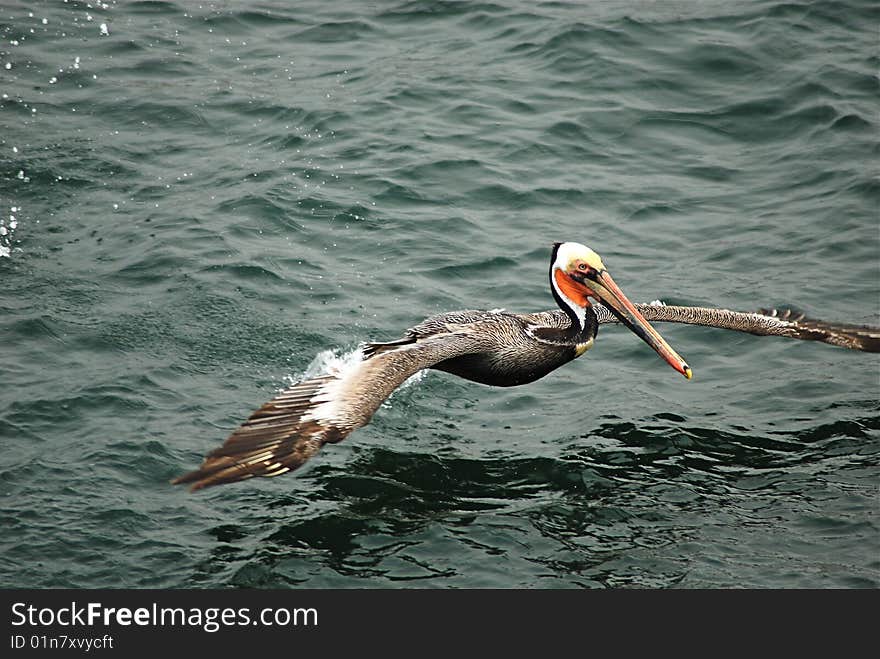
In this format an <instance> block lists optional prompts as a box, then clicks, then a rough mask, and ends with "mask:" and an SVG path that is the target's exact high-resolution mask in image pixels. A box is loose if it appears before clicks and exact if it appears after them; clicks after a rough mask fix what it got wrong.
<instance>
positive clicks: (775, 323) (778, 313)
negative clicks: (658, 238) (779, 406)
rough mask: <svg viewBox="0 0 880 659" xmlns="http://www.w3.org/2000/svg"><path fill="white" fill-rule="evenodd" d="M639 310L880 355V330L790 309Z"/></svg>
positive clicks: (662, 318)
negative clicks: (826, 319) (828, 319)
mask: <svg viewBox="0 0 880 659" xmlns="http://www.w3.org/2000/svg"><path fill="white" fill-rule="evenodd" d="M636 308H637V309H638V310H639V311H640V312H641V313H642V315H644V316H645V318H646V319H647V320H648V321H649V322H655V323H656V322H670V323H685V324H688V325H705V326H707V327H718V328H721V329H730V330H737V331H740V332H748V333H749V334H757V335H760V336H786V337H788V338H791V339H802V340H806V341H822V342H824V343H830V344H832V345H836V346H840V347H842V348H849V349H851V350H864V351H865V352H880V328H878V327H870V326H867V325H849V324H845V323H827V322H824V321H821V320H812V319H810V318H806V317H805V316H804V315H803V314H799V313H795V312H794V311H791V310H790V309H784V310H776V309H761V310H760V311H758V312H756V313H742V312H739V311H729V310H728V309H712V308H707V307H681V306H672V305H665V304H637V305H636ZM594 310H595V312H596V316H597V318H598V319H599V322H600V323H616V322H618V320H617V318H616V317H615V316H614V315H613V314H612V313H611V312H610V311H609V310H608V309H607V308H606V307H604V306H602V305H595V306H594Z"/></svg>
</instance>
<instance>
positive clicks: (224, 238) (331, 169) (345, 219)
mask: <svg viewBox="0 0 880 659" xmlns="http://www.w3.org/2000/svg"><path fill="white" fill-rule="evenodd" d="M44 19H45V20H44ZM101 24H105V25H106V32H107V34H106V35H103V36H102V34H101V32H102V29H101ZM878 28H880V12H878V9H877V6H876V4H875V3H872V2H869V1H867V0H866V1H864V2H860V1H855V0H853V1H848V2H808V3H783V2H775V1H767V2H740V3H737V2H717V3H713V2H700V3H696V2H672V1H659V2H601V3H564V2H518V3H506V2H504V3H503V2H498V3H495V2H484V3H463V2H449V1H445V2H427V1H425V2H402V1H401V0H389V1H387V2H375V3H336V2H334V3H324V2H308V3H306V2H297V3H283V2H240V3H238V2H203V3H190V2H182V1H181V2H110V3H108V4H106V5H95V4H94V3H93V4H92V6H91V7H90V6H89V5H87V4H86V3H84V2H74V1H72V0H71V1H70V2H60V1H53V2H24V1H21V2H11V3H10V2H9V1H8V0H7V1H6V2H4V3H2V8H0V93H2V98H0V211H2V213H0V226H2V227H3V229H2V230H0V233H2V234H3V235H2V236H0V254H2V256H0V281H2V293H0V310H2V311H0V337H2V353H0V354H2V364H0V441H2V449H3V450H2V452H0V493H2V513H0V519H2V522H0V528H2V535H0V584H2V585H3V586H6V587H9V586H24V587H60V586H67V587H122V586H128V587H147V586H157V587H160V586H161V587H207V586H213V587H217V586H258V587H263V586H309V587H359V588H360V587H388V586H391V587H396V586H420V587H468V586H470V587H487V586H492V587H522V586H526V587H577V586H584V587H602V586H610V587H620V586H645V587H669V586H680V587H706V586H709V587H738V586H753V587H874V588H876V587H878V586H880V501H878V488H880V464H878V463H880V368H878V366H880V361H878V358H877V356H876V355H869V354H864V353H857V352H849V351H846V350H842V349H839V348H834V347H831V346H828V345H822V344H818V345H813V344H808V343H800V342H793V341H786V340H782V339H770V338H757V337H751V336H748V335H738V334H731V333H726V332H723V331H717V330H716V331H713V330H709V329H703V328H693V327H677V326H666V327H663V326H661V327H659V329H660V330H661V331H662V332H663V334H664V335H665V336H666V337H667V338H668V339H669V341H670V342H671V343H672V344H673V346H674V347H675V348H676V349H677V350H678V351H679V352H681V354H682V355H683V356H685V358H686V359H687V360H688V362H689V363H690V364H691V366H692V367H693V368H694V372H695V378H694V380H693V381H691V382H687V381H685V380H684V379H683V378H681V377H680V376H679V375H677V374H676V373H674V372H673V371H672V369H670V368H668V367H667V366H666V365H664V364H663V363H662V362H661V361H660V360H659V359H657V357H656V355H654V354H653V353H652V352H651V351H650V350H649V349H648V348H647V347H646V346H645V345H644V344H642V343H641V342H639V341H638V340H637V339H635V338H634V337H633V336H632V335H630V334H629V333H628V332H626V331H623V330H620V329H614V328H608V329H603V331H602V332H601V333H600V336H599V339H598V340H597V343H596V346H595V348H594V349H593V350H591V351H590V353H589V354H588V355H587V356H585V357H584V358H582V359H580V360H578V361H576V362H574V363H573V364H571V365H568V366H567V367H565V368H563V369H561V370H560V371H558V372H556V373H554V374H551V375H550V376H548V377H547V378H545V379H544V380H541V381H538V382H536V383H534V384H531V385H528V386H524V387H520V388H512V389H506V390H502V389H491V388H488V387H483V386H480V385H476V384H472V383H468V382H465V381H461V380H456V379H454V378H452V377H450V376H447V375H445V374H438V373H430V374H428V375H427V376H426V377H424V378H422V379H421V380H420V381H419V382H418V383H416V384H414V385H410V386H408V387H406V388H405V389H403V390H402V391H400V392H398V393H397V394H395V395H394V396H393V397H392V398H391V400H390V401H389V403H388V404H386V405H385V406H384V407H383V409H381V410H380V411H379V413H378V414H377V415H376V417H375V418H374V420H373V423H372V424H370V425H369V426H367V427H366V428H364V429H362V430H359V431H357V432H356V433H355V434H354V435H352V436H351V437H350V438H349V439H348V440H346V441H345V442H343V443H341V444H338V445H335V446H330V447H327V448H326V449H325V450H324V451H322V452H321V453H320V454H319V456H317V457H316V458H315V459H314V460H313V461H312V462H311V463H310V464H309V465H308V467H307V468H304V469H303V470H302V471H300V472H298V473H296V474H294V475H289V476H285V477H281V478H277V479H271V480H263V479H260V480H257V481H250V482H246V483H243V484H238V485H235V486H228V487H222V488H217V489H214V490H208V491H205V492H202V493H199V494H196V495H191V494H189V493H188V492H186V491H185V490H183V489H182V488H175V487H171V486H170V485H168V481H169V479H171V478H172V477H174V476H176V475H179V474H180V473H182V472H183V471H185V470H188V469H190V468H192V467H194V466H195V465H197V464H198V463H199V462H200V460H201V458H202V456H203V455H204V453H205V452H206V451H208V450H210V449H211V448H214V447H215V446H217V445H219V443H220V442H222V440H223V439H224V438H225V437H226V435H227V434H228V433H229V432H230V431H231V430H232V429H233V428H234V427H235V426H236V425H237V424H238V423H239V422H240V421H241V420H242V419H244V418H245V417H246V416H247V415H248V414H249V413H250V412H251V411H252V410H253V409H254V408H255V407H256V406H258V405H259V404H260V403H262V402H263V401H264V400H266V399H267V398H269V397H271V395H272V394H273V393H274V392H275V391H276V390H277V389H279V388H280V387H282V386H284V385H285V384H286V383H287V382H289V381H290V380H291V379H294V380H295V379H298V378H299V377H300V376H302V374H303V373H304V372H305V371H306V369H307V368H309V367H310V365H311V366H312V368H313V369H315V368H318V367H319V366H321V365H322V364H326V361H327V357H326V353H325V354H324V356H323V357H319V358H318V361H317V362H315V363H313V360H314V359H315V358H316V355H319V354H320V353H322V351H328V350H332V351H336V354H339V355H342V354H345V353H347V352H349V351H350V350H352V349H353V348H354V347H355V346H356V345H357V344H358V342H360V341H364V340H367V339H378V340H381V339H391V338H395V337H397V336H399V335H400V332H401V331H402V330H403V329H405V328H406V327H408V326H410V325H412V324H414V323H416V322H418V321H419V320H421V319H422V318H423V317H424V316H426V315H429V314H432V313H436V312H438V311H444V310H452V309H459V308H494V307H505V308H507V309H509V310H512V311H537V310H542V309H547V308H550V307H552V306H553V300H552V298H551V296H550V293H549V289H548V283H547V281H546V270H547V263H548V259H549V246H550V243H551V242H552V241H554V240H576V241H580V242H584V243H586V244H588V245H590V246H591V247H593V248H594V249H596V250H597V251H598V252H599V253H600V254H602V256H603V257H604V259H605V263H606V265H608V267H609V270H610V271H611V272H612V273H613V274H614V276H615V278H616V280H617V282H618V283H619V284H620V285H621V286H622V288H623V289H624V290H625V291H627V293H628V294H629V295H630V297H631V298H632V299H634V300H640V301H648V300H652V299H655V298H661V299H663V300H665V301H667V302H670V303H679V304H702V305H721V306H726V307H729V308H736V309H741V310H753V309H756V308H758V307H761V306H783V305H794V306H796V307H797V308H799V309H801V310H803V311H806V312H808V313H810V314H811V315H813V316H816V317H819V318H824V319H828V320H837V321H847V322H862V323H864V322H868V323H875V324H876V323H877V322H878V312H880V221H878V208H880V183H878V150H880V138H878V135H880V114H878V113H880V104H878V102H880V84H878V76H877V72H878V68H880V53H878V51H880V46H878ZM13 218H14V219H13Z"/></svg>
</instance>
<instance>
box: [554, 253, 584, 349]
mask: <svg viewBox="0 0 880 659" xmlns="http://www.w3.org/2000/svg"><path fill="white" fill-rule="evenodd" d="M554 270H555V267H554V263H551V264H550V290H551V291H553V298H554V299H555V300H556V304H558V305H559V308H560V309H562V310H563V311H564V312H565V313H566V314H567V315H568V317H569V318H571V329H572V333H575V334H579V333H581V332H583V331H584V330H585V329H586V328H587V308H586V307H583V306H581V305H579V304H577V303H576V302H575V301H574V300H572V299H571V298H570V297H568V296H567V295H566V294H565V293H563V292H562V291H561V290H560V289H559V284H557V283H556V277H555V276H554Z"/></svg>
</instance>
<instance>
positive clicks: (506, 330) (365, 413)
mask: <svg viewBox="0 0 880 659" xmlns="http://www.w3.org/2000/svg"><path fill="white" fill-rule="evenodd" d="M550 283H551V291H552V292H553V296H554V298H555V299H556V302H557V304H558V305H559V307H560V310H558V311H545V312H541V313H534V314H510V313H506V312H503V311H456V312H451V313H445V314H440V315H437V316H432V317H430V318H427V319H426V320H424V321H422V322H421V323H419V324H418V325H416V326H415V327H412V328H410V329H409V330H407V331H406V333H405V335H404V336H403V337H402V338H400V339H398V340H396V341H390V342H386V343H368V344H366V345H365V346H364V347H363V348H362V360H361V361H360V362H359V363H358V364H357V365H356V366H355V367H353V368H351V369H347V370H344V371H339V372H335V373H328V374H325V375H322V376H320V377H316V378H311V379H308V380H304V381H302V382H299V383H298V384H295V385H293V386H292V387H290V388H288V389H286V390H284V391H282V392H281V393H279V394H278V395H277V396H275V397H274V398H273V399H272V400H270V401H269V402H267V403H266V404H265V405H263V406H262V407H261V408H260V409H258V410H257V411H256V412H254V413H253V414H252V415H251V417H250V418H249V419H248V420H247V421H245V422H244V423H243V424H242V425H241V426H240V427H239V428H238V429H236V430H235V431H234V432H233V433H232V435H230V437H229V438H228V439H227V440H226V442H225V443H224V444H223V445H222V446H220V447H219V448H217V449H215V450H213V451H212V452H211V453H209V454H208V456H207V457H206V458H205V460H204V462H203V463H202V465H201V467H199V468H198V469H196V470H195V471H192V472H190V473H188V474H185V475H183V476H181V477H179V478H177V479H175V480H174V481H173V482H174V483H189V484H191V489H193V490H197V489H201V488H204V487H208V486H211V485H219V484H222V483H232V482H235V481H240V480H244V479H247V478H251V477H253V476H277V475H279V474H283V473H286V472H288V471H291V470H293V469H296V468H297V467H299V466H300V465H302V464H303V463H304V462H306V460H308V459H309V458H310V457H312V456H313V455H314V454H315V453H317V452H318V450H319V449H320V448H321V447H322V446H323V445H324V444H329V443H335V442H339V441H341V440H343V439H345V437H347V436H348V435H349V434H350V433H351V432H352V431H353V430H355V429H356V428H359V427H361V426H363V425H366V424H367V423H368V422H369V420H370V418H371V417H372V416H373V413H374V412H375V411H376V410H377V409H378V408H379V406H380V405H381V404H382V402H383V401H384V400H385V399H386V398H388V396H389V395H390V394H391V392H393V391H394V390H395V389H396V388H397V387H399V386H400V385H401V384H403V383H404V382H405V381H406V380H407V378H409V377H410V376H412V375H414V374H415V373H417V372H418V371H420V370H422V369H426V368H431V369H435V370H440V371H445V372H448V373H452V374H454V375H457V376H459V377H462V378H466V379H468V380H473V381H475V382H480V383H483V384H488V385H493V386H515V385H520V384H525V383H528V382H532V381H534V380H537V379H538V378H541V377H543V376H544V375H546V374H547V373H550V372H551V371H553V370H554V369H556V368H558V367H559V366H562V365H563V364H565V363H567V362H569V361H571V360H572V359H575V358H576V357H579V356H580V355H582V354H583V353H584V352H585V351H586V350H587V349H589V348H590V347H591V346H592V345H593V341H594V339H595V337H596V333H597V331H598V327H599V325H600V324H606V323H623V324H625V325H626V326H627V327H629V329H631V330H632V331H633V332H634V333H636V334H637V335H638V336H639V337H640V338H642V339H643V340H644V341H645V342H646V343H648V344H649V345H650V346H651V347H652V348H653V349H654V350H655V351H656V352H657V353H658V354H659V355H660V356H661V357H662V358H663V359H665V360H666V361H667V362H668V363H669V364H670V366H672V367H673V368H674V369H675V370H677V371H679V372H680V373H682V374H683V375H685V377H687V378H690V377H691V370H690V367H689V366H688V365H687V364H686V363H685V362H684V360H682V359H681V357H679V356H678V354H677V353H675V351H674V350H672V348H671V347H669V345H668V344H667V343H666V342H665V341H664V340H663V339H662V337H660V335H659V334H657V333H656V330H654V329H653V328H652V327H651V326H650V324H649V321H654V322H674V323H686V324H690V325H706V326H710V327H718V328H724V329H731V330H738V331H741V332H749V333H751V334H759V335H776V336H786V337H789V338H795V339H805V340H815V341H824V342H826V343H831V344H833V345H838V346H842V347H844V348H850V349H855V350H864V351H868V352H880V329H878V328H873V327H866V326H857V325H845V324H833V323H824V322H821V321H815V320H810V319H807V318H804V317H803V316H801V315H798V314H794V313H792V312H790V311H782V312H777V311H776V310H772V311H761V312H759V313H740V312H735V311H728V310H726V309H709V308H704V307H681V306H665V305H661V304H639V305H633V304H632V303H630V302H629V301H628V300H627V299H626V297H625V296H624V295H623V293H622V292H621V291H620V289H618V288H617V286H616V284H614V281H613V280H612V279H611V278H610V275H608V274H607V271H606V270H605V268H604V265H603V264H602V261H601V259H600V258H599V257H598V255H596V254H595V252H593V251H592V250H590V249H589V248H587V247H584V246H583V245H579V244H578V243H557V244H555V245H554V249H553V256H552V259H551V266H550ZM588 297H589V298H592V299H594V300H597V299H598V300H601V301H602V304H598V303H597V304H591V303H590V302H589V300H588Z"/></svg>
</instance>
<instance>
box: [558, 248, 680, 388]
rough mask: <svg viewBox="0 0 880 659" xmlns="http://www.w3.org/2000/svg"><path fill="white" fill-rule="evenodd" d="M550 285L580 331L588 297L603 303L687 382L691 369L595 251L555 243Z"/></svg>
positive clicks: (588, 304)
mask: <svg viewBox="0 0 880 659" xmlns="http://www.w3.org/2000/svg"><path fill="white" fill-rule="evenodd" d="M550 284H551V286H552V287H553V295H554V297H555V298H556V302H557V303H558V304H559V306H560V307H561V308H562V309H563V310H564V311H565V312H566V313H568V314H569V315H570V316H573V318H574V319H576V320H577V321H578V322H579V323H580V326H581V329H583V327H584V325H585V319H586V310H587V307H589V306H590V300H589V298H593V299H594V300H597V301H598V302H601V303H602V304H604V305H605V306H606V307H607V308H608V310H609V311H611V313H613V314H614V315H615V316H617V318H618V319H619V320H620V322H622V323H623V324H624V325H626V326H627V327H629V329H630V330H632V331H633V333H635V335H636V336H638V337H639V338H640V339H642V340H643V341H644V342H645V343H647V344H648V345H649V346H651V347H652V348H653V349H654V350H655V351H656V352H657V354H658V355H660V356H661V357H663V359H665V360H666V361H667V362H668V363H669V365H670V366H672V368H674V369H675V370H676V371H678V372H679V373H681V374H682V375H684V376H685V377H686V378H688V379H690V378H691V376H692V372H691V369H690V366H688V365H687V363H686V362H685V361H684V360H683V359H682V358H681V357H680V356H679V355H678V353H677V352H675V350H673V349H672V347H671V346H670V345H669V344H668V343H666V340H665V339H664V338H663V337H662V336H660V334H659V333H658V332H657V330H655V329H654V328H653V327H651V325H650V324H649V323H648V321H647V320H645V317H644V316H643V315H642V314H641V313H639V311H638V309H636V307H635V305H633V303H632V302H630V301H629V300H628V299H627V297H626V295H624V294H623V291H621V290H620V288H618V286H617V284H615V283H614V280H613V279H612V278H611V275H609V274H608V271H607V270H606V269H605V264H604V263H602V259H601V258H600V257H599V255H598V254H596V252H594V251H593V250H591V249H590V248H589V247H587V246H586V245H581V244H580V243H554V245H553V257H552V261H551V265H550Z"/></svg>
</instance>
